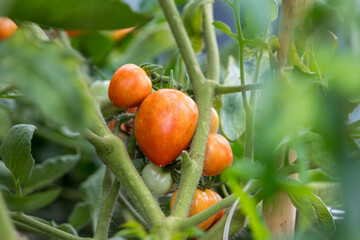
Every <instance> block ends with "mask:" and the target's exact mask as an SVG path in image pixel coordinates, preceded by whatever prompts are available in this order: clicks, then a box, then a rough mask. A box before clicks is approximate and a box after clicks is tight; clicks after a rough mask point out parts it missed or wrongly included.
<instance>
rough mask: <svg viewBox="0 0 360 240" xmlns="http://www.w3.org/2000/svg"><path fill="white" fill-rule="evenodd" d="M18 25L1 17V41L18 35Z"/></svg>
mask: <svg viewBox="0 0 360 240" xmlns="http://www.w3.org/2000/svg"><path fill="white" fill-rule="evenodd" d="M16 30H17V25H16V24H15V23H14V22H13V21H12V20H11V19H10V18H7V17H0V40H3V39H5V38H8V37H11V36H12V35H14V34H15V33H16Z"/></svg>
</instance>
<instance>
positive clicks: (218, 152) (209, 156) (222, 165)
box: [203, 133, 233, 176]
mask: <svg viewBox="0 0 360 240" xmlns="http://www.w3.org/2000/svg"><path fill="white" fill-rule="evenodd" d="M232 162H233V154H232V151H231V147H230V144H229V142H228V141H227V140H226V138H224V137H223V136H221V135H220V134H217V133H210V134H209V136H208V141H207V146H206V153H205V162H204V169H203V175H204V176H216V175H218V174H220V173H222V171H224V170H225V169H226V168H227V167H230V166H231V164H232Z"/></svg>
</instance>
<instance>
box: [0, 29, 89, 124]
mask: <svg viewBox="0 0 360 240" xmlns="http://www.w3.org/2000/svg"><path fill="white" fill-rule="evenodd" d="M31 31H34V29H32V28H31V27H27V28H25V29H24V30H19V31H18V32H17V34H15V36H13V37H12V38H11V39H9V40H8V41H3V42H1V43H0V81H5V80H6V81H7V82H11V83H13V84H15V85H16V86H17V87H18V88H19V89H20V90H21V91H22V92H23V93H24V94H25V95H26V97H27V99H26V100H27V101H30V102H32V103H34V104H35V105H36V106H37V108H38V109H39V110H40V112H41V113H42V115H43V116H44V118H46V119H48V120H50V121H52V122H53V123H56V124H58V125H66V126H68V127H71V128H74V129H79V128H83V127H85V126H87V124H88V123H90V120H89V119H90V115H91V114H92V112H93V111H94V107H93V105H92V99H91V96H90V94H89V92H88V90H87V86H86V84H85V81H84V78H85V76H84V74H83V72H82V70H81V69H82V68H83V67H84V65H85V62H84V61H83V60H82V59H80V58H79V56H78V55H77V54H75V53H74V51H73V50H71V49H69V48H68V47H66V46H64V45H61V44H59V43H55V42H54V43H50V42H44V41H40V40H39V39H37V38H36V36H34V34H33V32H31Z"/></svg>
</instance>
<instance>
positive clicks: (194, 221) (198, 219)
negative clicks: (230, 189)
mask: <svg viewBox="0 0 360 240" xmlns="http://www.w3.org/2000/svg"><path fill="white" fill-rule="evenodd" d="M235 200H236V196H235V195H234V194H232V195H230V196H229V197H226V198H224V199H223V200H222V201H220V202H218V203H216V204H214V205H212V206H211V207H209V208H207V209H205V210H204V211H202V212H200V213H198V214H196V215H194V216H192V217H191V218H189V219H187V220H186V221H184V222H182V224H181V225H180V230H184V229H187V228H189V227H192V226H196V225H198V224H200V223H202V222H203V221H205V220H206V219H208V218H209V217H211V216H213V215H214V214H216V213H217V212H219V211H221V210H222V209H224V208H227V207H229V206H231V205H232V204H233V203H234V202H235Z"/></svg>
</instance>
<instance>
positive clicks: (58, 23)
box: [7, 0, 150, 30]
mask: <svg viewBox="0 0 360 240" xmlns="http://www.w3.org/2000/svg"><path fill="white" fill-rule="evenodd" d="M100 9H101V11H99V10H100ZM7 16H8V17H10V18H14V19H17V20H23V21H31V22H36V23H38V24H41V25H45V26H48V27H53V28H64V29H76V30H80V29H81V30H110V29H119V28H127V27H133V26H136V25H142V24H144V23H146V22H147V21H149V20H150V16H149V15H144V14H139V13H136V12H134V11H132V9H131V8H130V7H129V6H128V5H127V4H125V3H123V2H121V1H111V0H92V1H87V0H76V1H73V0H52V1H51V2H49V1H47V0H32V1H22V0H15V1H14V4H13V5H12V8H10V11H9V12H8V14H7ZM49 16H51V17H49Z"/></svg>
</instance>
